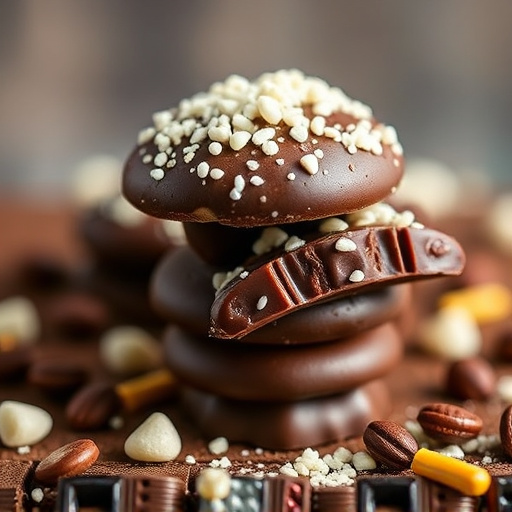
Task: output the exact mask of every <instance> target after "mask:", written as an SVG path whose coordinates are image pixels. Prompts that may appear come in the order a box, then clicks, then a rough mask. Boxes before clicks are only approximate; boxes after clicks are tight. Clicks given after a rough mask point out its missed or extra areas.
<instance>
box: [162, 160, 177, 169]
mask: <svg viewBox="0 0 512 512" xmlns="http://www.w3.org/2000/svg"><path fill="white" fill-rule="evenodd" d="M175 165H176V160H175V159H174V158H172V159H171V160H169V161H168V162H167V164H166V165H165V166H166V167H167V168H168V169H171V168H173V167H174V166H175Z"/></svg>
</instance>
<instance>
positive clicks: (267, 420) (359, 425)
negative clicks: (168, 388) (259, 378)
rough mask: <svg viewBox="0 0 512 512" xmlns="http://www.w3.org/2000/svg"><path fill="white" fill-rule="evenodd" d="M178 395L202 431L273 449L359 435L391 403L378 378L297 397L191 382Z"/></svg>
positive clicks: (209, 434)
mask: <svg viewBox="0 0 512 512" xmlns="http://www.w3.org/2000/svg"><path fill="white" fill-rule="evenodd" d="M182 398H183V402H184V405H185V407H186V408H187V410H188V412H189V413H190V415H191V416H192V417H193V418H194V421H195V422H196V423H197V425H199V427H200V429H201V430H202V432H203V434H204V435H205V436H206V437H208V438H215V437H217V436H226V437H228V438H229V439H230V440H232V441H233V442H244V443H249V444H250V445H253V446H260V447H263V448H267V449H274V450H291V449H294V448H300V447H301V446H304V444H308V445H309V446H314V445H320V444H325V443H327V442H329V441H332V440H335V439H342V438H347V437H352V436H358V435H361V434H362V432H363V430H364V428H365V426H366V425H367V424H368V422H369V421H371V419H374V418H381V417H384V416H386V415H387V414H388V413H389V410H390V405H391V402H390V397H389V393H388V390H387V388H386V386H385V384H383V383H382V382H381V381H373V382H370V383H368V384H365V385H364V386H362V387H360V388H357V389H355V390H353V391H349V392H347V393H343V394H336V395H331V396H327V397H323V398H315V399H310V400H302V401H299V402H280V403H279V402H277V403H268V402H247V401H236V400H229V399H223V398H220V397H218V396H215V395H211V394H207V393H202V392H199V391H197V390H193V389H192V388H186V389H184V391H183V397H182Z"/></svg>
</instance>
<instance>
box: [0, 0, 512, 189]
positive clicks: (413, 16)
mask: <svg viewBox="0 0 512 512" xmlns="http://www.w3.org/2000/svg"><path fill="white" fill-rule="evenodd" d="M511 24H512V2H510V1H509V0H502V1H494V0H490V1H489V0H487V1H482V0H451V1H441V0H432V1H428V2H411V1H408V0H375V1H364V0H361V1H355V0H309V1H307V0H259V1H254V2H250V1H246V0H218V1H214V0H210V1H208V0H184V1H165V0H144V1H143V0H139V1H136V0H133V1H132V0H109V1H105V0H74V1H70V0H0V190H2V191H4V192H5V191H6V190H9V189H24V190H27V189H28V190H36V191H37V192H42V191H59V192H60V191H65V187H66V185H67V184H68V182H69V179H70V176H71V174H72V172H73V170H74V168H75V167H76V166H77V164H78V163H79V162H81V161H82V160H83V159H85V158H88V157H89V156H91V155H94V154H98V153H106V154H110V155H114V156H116V157H118V158H120V159H122V158H124V156H125V155H126V154H127V153H128V151H129V150H130V149H131V147H132V146H133V145H134V143H135V141H136V135H137V132H138V131H139V129H140V128H142V127H144V126H146V125H147V124H149V123H150V119H151V114H152V113H153V112H154V111H157V110H161V109H164V108H167V107H170V106H173V105H175V104H176V103H177V102H178V101H179V99H180V98H181V97H183V96H189V95H191V94H193V93H195V92H198V91H201V90H204V89H206V88H207V87H208V86H209V84H210V83H211V82H212V81H215V80H222V79H224V78H225V77H226V76H227V75H229V74H231V73H240V74H243V75H246V76H249V77H252V78H253V77H256V76H257V75H259V74H260V73H261V72H264V71H270V70H275V69H279V68H290V67H298V68H301V69H302V70H304V71H305V72H307V73H308V74H313V75H318V76H321V77H322V78H325V79H326V80H327V81H329V82H330V83H332V84H333V85H337V86H340V87H341V88H342V89H344V90H345V91H346V92H347V93H348V94H349V95H351V96H353V97H357V98H358V99H361V100H363V101H364V102H366V103H369V104H370V105H371V106H372V107H373V109H374V112H375V113H376V115H377V117H379V118H380V119H382V120H383V121H385V122H386V123H388V124H393V125H394V126H395V127H396V128H397V130H398V133H399V136H400V139H401V141H402V143H403V145H404V147H405V150H406V155H407V156H408V157H409V158H414V157H427V158H433V159H436V160H440V161H442V162H444V163H445V164H447V165H448V166H450V167H451V168H453V169H454V171H465V170H470V171H473V170H478V171H479V172H482V173H485V174H488V175H490V176H493V177H494V178H495V179H497V180H501V181H506V182H508V183H512V171H511V166H510V161H511V160H512V128H511V122H510V118H511V115H512V58H511V48H512V29H511V28H512V27H511Z"/></svg>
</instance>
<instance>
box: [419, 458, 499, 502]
mask: <svg viewBox="0 0 512 512" xmlns="http://www.w3.org/2000/svg"><path fill="white" fill-rule="evenodd" d="M411 469H412V470H413V471H414V472H415V473H416V474H417V475H419V476H424V477H426V478H430V479H431V480H435V481H436V482H439V483H441V484H444V485H446V486H448V487H452V488H453V489H457V490H458V491H459V492H461V493H462V494H466V495H468V496H481V495H482V494H485V493H486V492H487V490H488V489H489V486H490V485H491V475H490V474H489V472H488V471H487V470H485V469H484V468H482V467H479V466H475V465H474V464H470V463H468V462H465V461H463V460H459V459H454V458H453V457H448V456H447V455H443V454H441V453H438V452H434V451H432V450H427V449H426V448H420V449H419V450H418V451H417V452H416V455H415V456H414V459H413V460H412V464H411Z"/></svg>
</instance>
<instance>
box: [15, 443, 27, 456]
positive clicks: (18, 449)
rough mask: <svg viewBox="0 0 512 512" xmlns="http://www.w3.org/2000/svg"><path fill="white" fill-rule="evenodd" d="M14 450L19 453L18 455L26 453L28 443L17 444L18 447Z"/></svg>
mask: <svg viewBox="0 0 512 512" xmlns="http://www.w3.org/2000/svg"><path fill="white" fill-rule="evenodd" d="M16 451H17V452H18V453H19V454H20V455H27V454H29V453H30V446H28V445H25V446H18V448H17V449H16Z"/></svg>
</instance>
